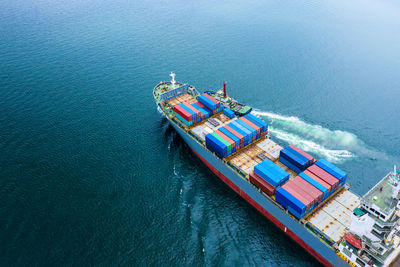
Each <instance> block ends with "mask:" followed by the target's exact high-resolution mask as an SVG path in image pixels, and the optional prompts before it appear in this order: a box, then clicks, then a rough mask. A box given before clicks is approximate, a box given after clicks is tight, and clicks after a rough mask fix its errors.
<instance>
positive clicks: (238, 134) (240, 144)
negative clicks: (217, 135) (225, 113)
mask: <svg viewBox="0 0 400 267" xmlns="http://www.w3.org/2000/svg"><path fill="white" fill-rule="evenodd" d="M221 128H223V129H226V130H227V131H228V132H230V133H231V134H233V135H234V136H236V137H237V138H238V139H239V146H238V148H237V149H240V148H243V147H244V136H243V135H241V134H240V133H239V132H237V131H235V130H234V129H232V128H231V127H230V126H229V125H225V126H223V127H221ZM221 128H220V129H221Z"/></svg>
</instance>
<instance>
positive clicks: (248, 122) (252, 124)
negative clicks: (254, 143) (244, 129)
mask: <svg viewBox="0 0 400 267" xmlns="http://www.w3.org/2000/svg"><path fill="white" fill-rule="evenodd" d="M239 120H241V121H243V122H244V123H246V124H247V125H250V126H251V127H253V128H254V129H256V130H257V134H260V133H261V127H260V126H257V125H255V124H254V123H252V122H251V121H249V120H248V119H246V118H245V117H241V118H240V119H239Z"/></svg>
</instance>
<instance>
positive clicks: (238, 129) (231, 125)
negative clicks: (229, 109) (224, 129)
mask: <svg viewBox="0 0 400 267" xmlns="http://www.w3.org/2000/svg"><path fill="white" fill-rule="evenodd" d="M226 126H228V127H230V128H231V129H233V130H235V131H236V132H237V133H239V134H240V135H241V136H243V140H244V142H243V145H244V146H247V145H248V144H249V137H248V134H247V133H245V132H243V131H242V129H240V128H239V127H237V126H236V125H234V124H233V123H229V124H228V125H226Z"/></svg>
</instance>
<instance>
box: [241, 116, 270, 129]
mask: <svg viewBox="0 0 400 267" xmlns="http://www.w3.org/2000/svg"><path fill="white" fill-rule="evenodd" d="M244 117H245V118H246V119H248V120H249V121H251V122H252V123H254V124H256V125H258V126H259V127H261V131H262V132H265V131H267V130H268V124H267V123H266V122H265V121H263V120H261V119H259V118H257V117H256V116H254V115H253V114H251V113H249V114H247V115H245V116H244Z"/></svg>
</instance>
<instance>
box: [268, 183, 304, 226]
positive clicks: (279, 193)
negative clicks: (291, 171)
mask: <svg viewBox="0 0 400 267" xmlns="http://www.w3.org/2000/svg"><path fill="white" fill-rule="evenodd" d="M275 200H276V201H277V202H278V203H279V204H281V205H282V206H283V207H285V208H287V209H288V210H289V211H290V212H291V213H292V214H293V215H295V216H296V217H297V218H298V219H301V218H302V217H303V216H304V214H305V211H306V206H305V205H304V204H303V203H301V201H299V200H298V199H297V198H295V197H294V196H292V195H291V194H290V193H289V192H288V191H286V190H285V189H283V188H282V187H280V188H278V189H277V190H276V195H275Z"/></svg>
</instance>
